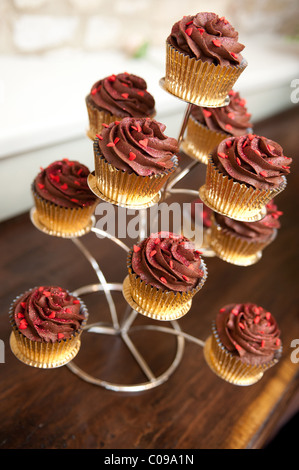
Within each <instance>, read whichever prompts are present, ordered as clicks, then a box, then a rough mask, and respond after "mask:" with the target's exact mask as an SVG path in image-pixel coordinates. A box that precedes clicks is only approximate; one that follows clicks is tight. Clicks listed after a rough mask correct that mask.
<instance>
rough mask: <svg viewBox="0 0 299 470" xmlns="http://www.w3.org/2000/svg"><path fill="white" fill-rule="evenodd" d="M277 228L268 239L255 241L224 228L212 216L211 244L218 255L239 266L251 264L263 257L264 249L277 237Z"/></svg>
mask: <svg viewBox="0 0 299 470" xmlns="http://www.w3.org/2000/svg"><path fill="white" fill-rule="evenodd" d="M276 234H277V230H275V231H274V232H273V235H272V236H271V237H270V238H269V239H268V240H267V241H263V242H261V241H254V240H249V239H245V238H241V237H238V236H235V235H234V234H233V233H229V232H228V230H225V229H223V228H222V227H221V226H220V225H219V224H217V223H216V221H215V219H214V217H212V227H211V238H210V245H211V248H212V249H213V250H214V252H215V254H216V256H218V258H221V259H222V260H224V261H227V262H228V263H231V264H235V265H237V266H250V265H252V264H254V263H257V262H258V261H259V260H260V259H261V257H262V250H263V249H264V248H265V247H266V246H268V245H269V244H270V243H271V242H272V241H273V240H274V238H275V237H276Z"/></svg>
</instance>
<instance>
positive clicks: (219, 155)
mask: <svg viewBox="0 0 299 470" xmlns="http://www.w3.org/2000/svg"><path fill="white" fill-rule="evenodd" d="M218 157H220V158H227V155H226V154H225V153H224V152H218Z"/></svg>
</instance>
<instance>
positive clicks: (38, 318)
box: [13, 286, 85, 343]
mask: <svg viewBox="0 0 299 470" xmlns="http://www.w3.org/2000/svg"><path fill="white" fill-rule="evenodd" d="M13 318H14V322H15V324H16V326H17V328H18V329H19V330H20V331H21V332H22V334H23V335H24V336H26V337H27V338H29V339H30V340H32V341H39V342H46V343H49V342H52V343H53V342H55V341H57V340H60V339H67V338H69V337H70V336H71V335H72V334H73V333H74V332H76V331H77V330H79V328H80V326H81V324H82V322H83V321H84V320H85V317H84V315H83V314H82V313H81V312H80V300H79V299H77V298H76V297H74V296H72V295H70V294H69V293H68V292H67V291H66V290H64V289H62V288H61V287H56V286H41V287H37V288H34V289H32V290H30V291H28V292H26V293H25V294H23V295H22V296H21V297H19V298H18V300H17V301H16V303H15V305H14V311H13Z"/></svg>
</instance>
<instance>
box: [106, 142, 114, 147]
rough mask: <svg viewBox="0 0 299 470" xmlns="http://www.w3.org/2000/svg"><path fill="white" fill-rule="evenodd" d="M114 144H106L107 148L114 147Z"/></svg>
mask: <svg viewBox="0 0 299 470" xmlns="http://www.w3.org/2000/svg"><path fill="white" fill-rule="evenodd" d="M114 145H115V143H114V142H108V144H107V147H114Z"/></svg>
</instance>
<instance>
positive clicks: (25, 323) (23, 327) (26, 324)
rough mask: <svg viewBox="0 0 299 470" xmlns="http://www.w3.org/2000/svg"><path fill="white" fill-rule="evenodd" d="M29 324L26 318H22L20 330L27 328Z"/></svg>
mask: <svg viewBox="0 0 299 470" xmlns="http://www.w3.org/2000/svg"><path fill="white" fill-rule="evenodd" d="M27 326H28V323H27V322H26V320H25V319H22V320H21V321H20V324H19V329H20V330H26V328H27Z"/></svg>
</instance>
